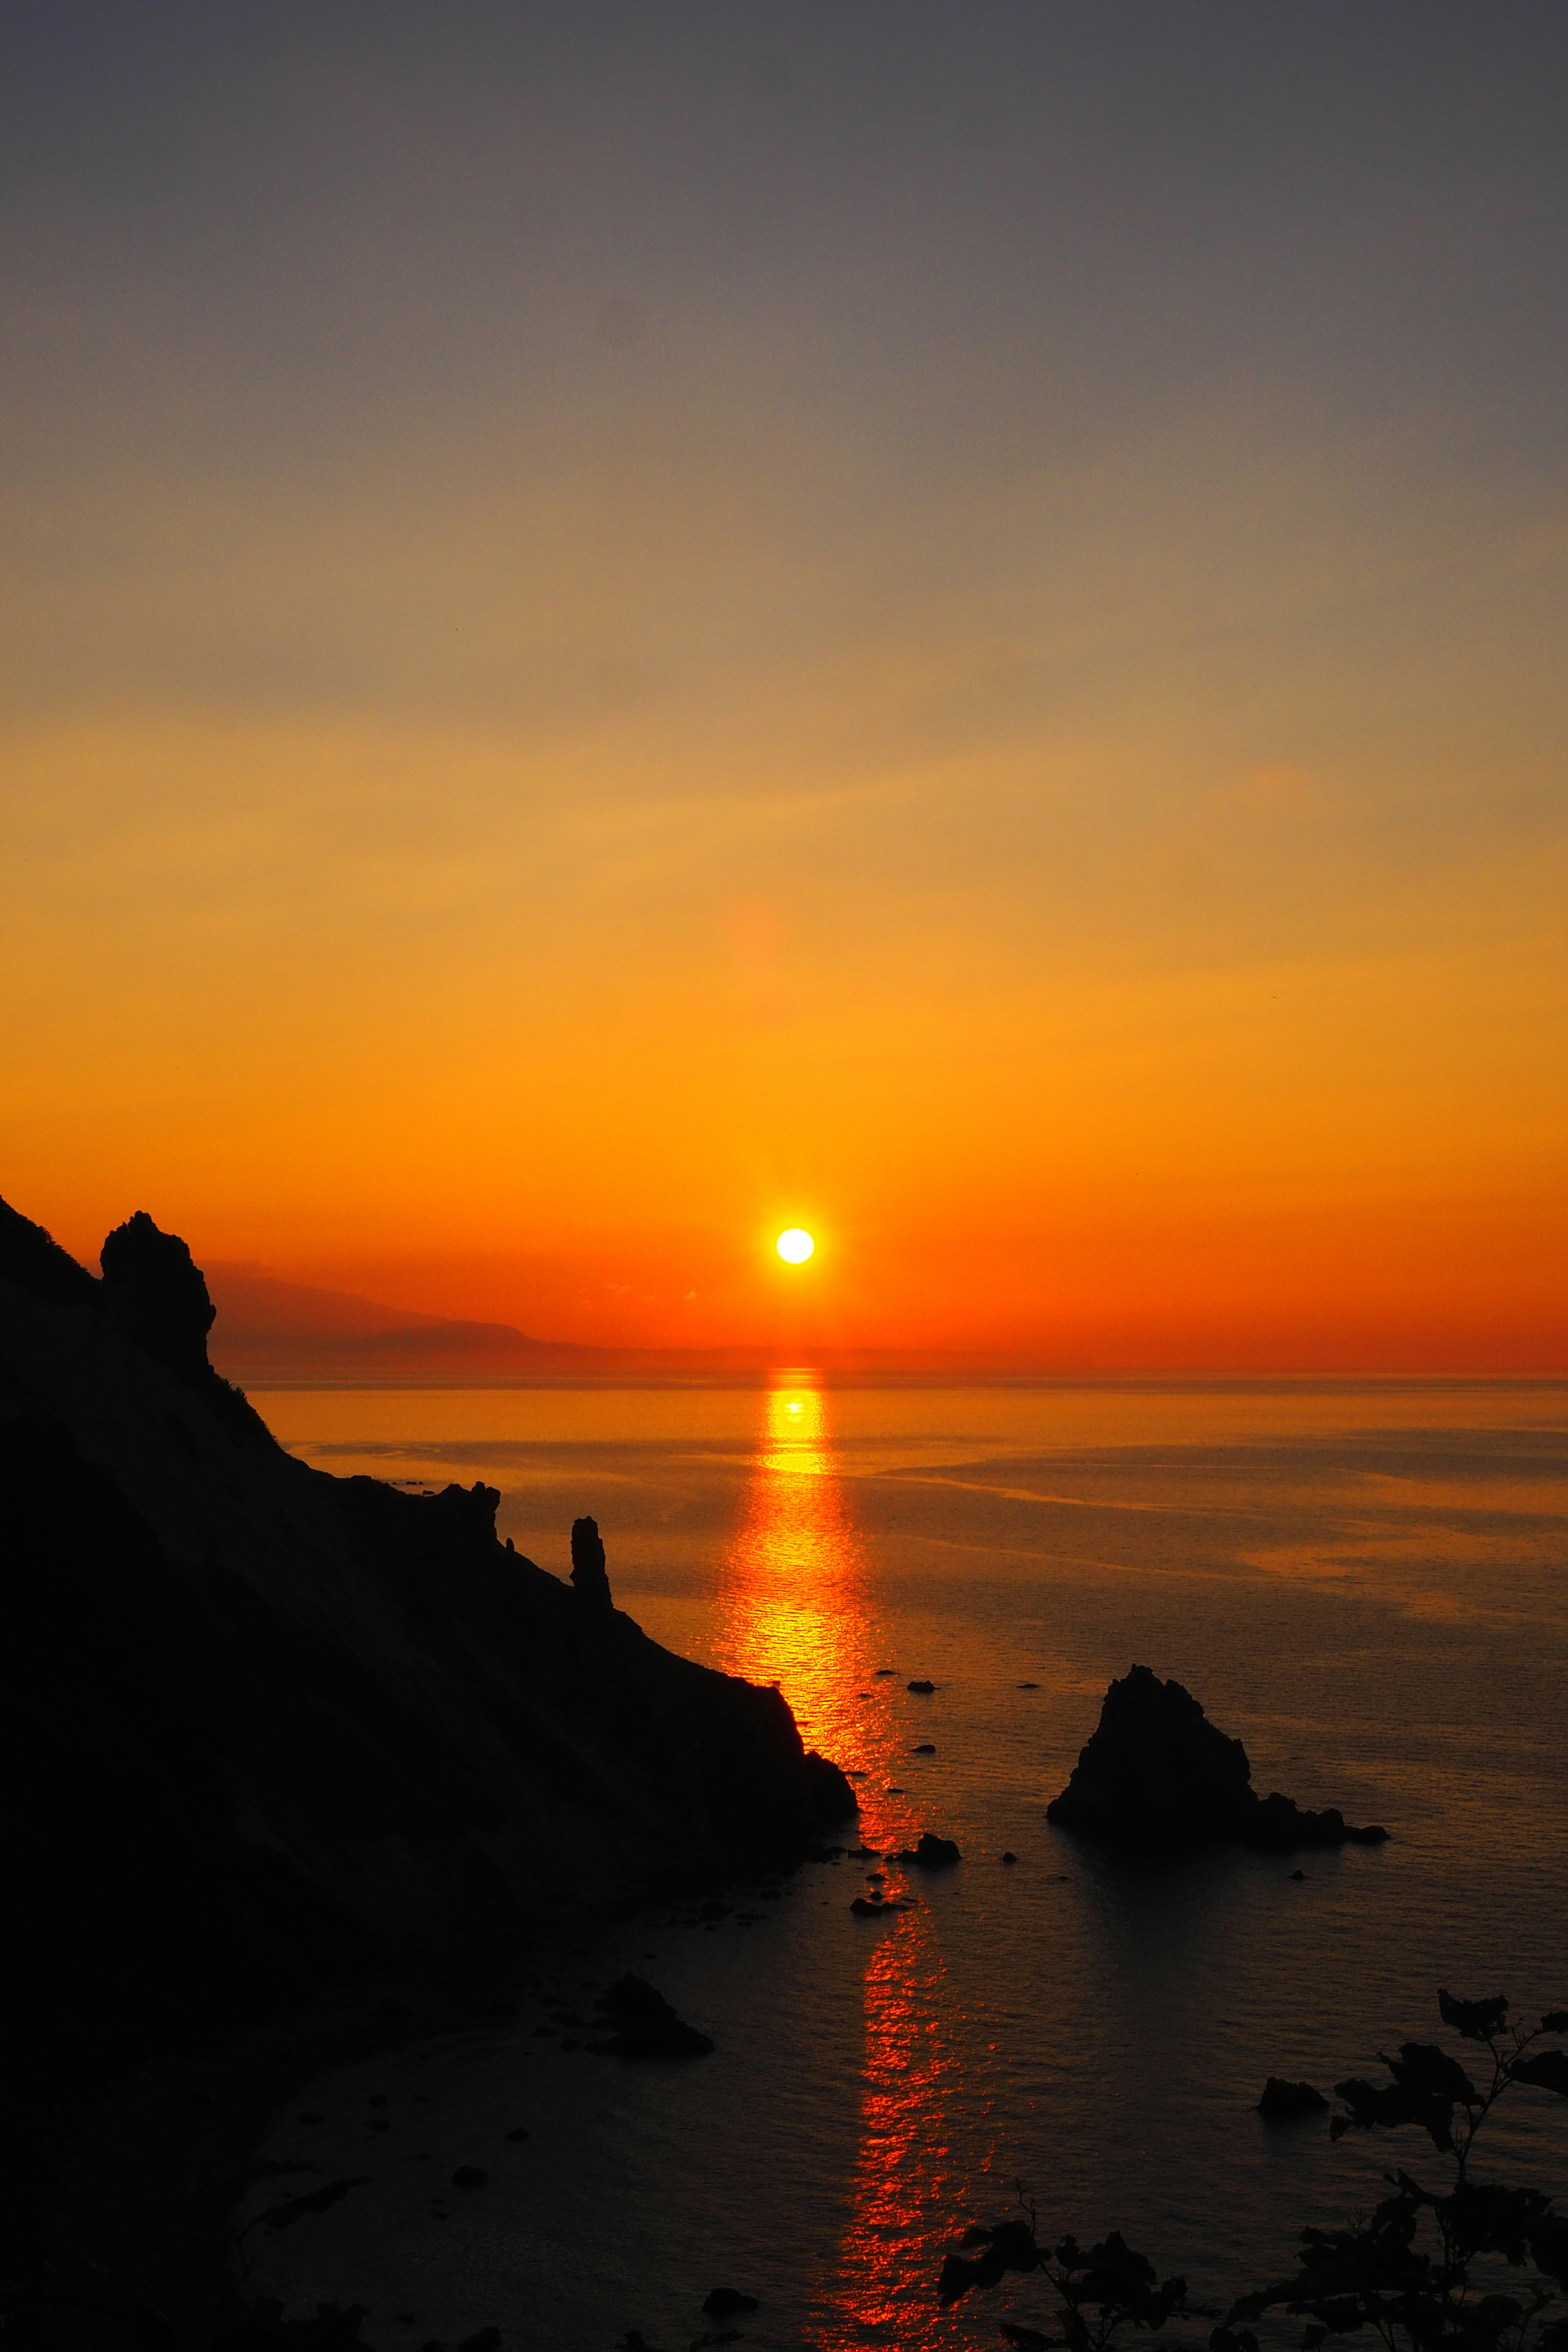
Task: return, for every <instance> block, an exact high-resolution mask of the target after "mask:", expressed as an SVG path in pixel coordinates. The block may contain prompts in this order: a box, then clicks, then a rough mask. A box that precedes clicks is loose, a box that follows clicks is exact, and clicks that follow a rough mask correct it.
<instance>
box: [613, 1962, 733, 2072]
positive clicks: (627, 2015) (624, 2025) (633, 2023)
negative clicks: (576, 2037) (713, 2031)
mask: <svg viewBox="0 0 1568 2352" xmlns="http://www.w3.org/2000/svg"><path fill="white" fill-rule="evenodd" d="M599 2007H600V2009H601V2011H603V2012H604V2015H605V2017H606V2018H607V2019H608V2020H609V2021H610V2023H611V2024H612V2025H613V2026H615V2027H616V2029H617V2030H616V2033H615V2035H614V2037H613V2038H612V2039H611V2040H610V2041H608V2042H599V2043H597V2044H595V2047H596V2048H597V2049H599V2050H601V2051H605V2052H608V2053H612V2054H613V2055H615V2056H616V2057H617V2058H700V2057H703V2056H705V2055H706V2053H708V2052H709V2051H710V2050H711V2049H712V2047H713V2044H712V2042H710V2040H709V2038H708V2036H707V2034H705V2033H699V2032H698V2031H697V2029H696V2027H695V2026H692V2025H688V2024H687V2023H686V2021H685V2020H684V2019H683V2018H680V2017H678V2016H677V2015H676V2013H675V2011H674V2010H673V2009H671V2007H670V2005H669V2003H668V2001H667V2000H666V1999H665V1997H664V1995H663V1994H662V1993H661V1992H656V1991H655V1990H654V1989H653V1987H652V1985H650V1984H647V1983H645V1982H644V1980H643V1979H642V1978H641V1977H634V1976H624V1977H622V1978H621V1979H619V1981H618V1982H617V1983H616V1984H613V1985H612V1986H611V1987H610V1989H609V1990H608V1991H607V1992H606V1993H605V1996H604V1998H603V1999H602V2000H601V2001H600V2003H599Z"/></svg>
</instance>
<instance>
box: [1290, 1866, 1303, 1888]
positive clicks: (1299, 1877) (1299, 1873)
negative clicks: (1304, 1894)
mask: <svg viewBox="0 0 1568 2352" xmlns="http://www.w3.org/2000/svg"><path fill="white" fill-rule="evenodd" d="M1290 1875H1291V1877H1292V1878H1293V1879H1294V1880H1295V1882H1296V1884H1297V1885H1298V1886H1300V1885H1302V1883H1303V1882H1304V1880H1305V1878H1306V1875H1307V1874H1306V1872H1305V1871H1304V1870H1293V1871H1292V1872H1291V1873H1290Z"/></svg>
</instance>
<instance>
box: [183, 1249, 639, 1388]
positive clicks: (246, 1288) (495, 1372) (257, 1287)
mask: <svg viewBox="0 0 1568 2352" xmlns="http://www.w3.org/2000/svg"><path fill="white" fill-rule="evenodd" d="M208 1282H209V1285H210V1287H211V1291H212V1296H213V1298H214V1301H215V1303H216V1323H215V1325H214V1328H213V1334H212V1342H211V1349H212V1354H213V1357H214V1360H216V1362H217V1363H218V1364H219V1365H220V1366H221V1367H222V1369H223V1370H225V1371H226V1373H227V1374H228V1375H229V1377H230V1378H231V1379H234V1380H238V1381H252V1382H265V1381H268V1380H281V1381H298V1380H306V1379H310V1377H312V1376H313V1375H314V1376H319V1377H321V1378H323V1379H328V1380H337V1381H343V1380H353V1379H355V1378H363V1379H365V1380H369V1381H378V1380H401V1379H411V1378H416V1377H418V1376H419V1375H420V1374H424V1373H428V1374H434V1375H436V1376H437V1377H439V1378H444V1379H451V1378H457V1379H461V1378H463V1377H464V1376H467V1377H468V1378H471V1379H487V1378H489V1379H495V1378H500V1379H505V1378H506V1377H507V1376H508V1375H509V1374H518V1375H527V1374H529V1373H531V1372H551V1371H556V1372H595V1371H613V1370H617V1369H618V1368H620V1367H621V1365H623V1364H624V1363H625V1362H626V1361H628V1360H630V1361H634V1362H635V1361H637V1360H640V1356H641V1354H642V1352H643V1351H640V1350H638V1349H612V1348H584V1347H579V1346H576V1345H575V1344H574V1342H572V1341H571V1340H565V1339H533V1338H532V1337H531V1335H530V1334H529V1333H528V1332H526V1331H519V1330H517V1329H515V1328H513V1326H512V1325H511V1324H510V1323H482V1322H473V1321H465V1320H460V1319H457V1318H452V1317H447V1316H440V1315H421V1314H417V1313H415V1312H413V1311H411V1310H410V1309H408V1308H406V1307H385V1306H382V1305H380V1304H379V1303H378V1302H377V1301H376V1300H374V1299H371V1298H362V1297H359V1296H358V1295H357V1294H356V1293H355V1292H353V1291H344V1290H328V1289H321V1288H318V1287H316V1286H314V1285H312V1284H309V1283H302V1282H285V1281H283V1280H281V1279H280V1278H279V1276H276V1275H270V1274H268V1273H266V1272H265V1271H264V1270H263V1269H262V1268H260V1267H256V1266H246V1265H221V1264H220V1265H215V1266H213V1267H211V1268H210V1269H209V1273H208Z"/></svg>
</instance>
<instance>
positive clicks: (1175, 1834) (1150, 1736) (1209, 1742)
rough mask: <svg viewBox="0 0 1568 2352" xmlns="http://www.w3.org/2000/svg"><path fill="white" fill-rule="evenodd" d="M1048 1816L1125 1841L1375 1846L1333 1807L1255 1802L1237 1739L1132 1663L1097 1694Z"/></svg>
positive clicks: (1371, 1833) (1375, 1840)
mask: <svg viewBox="0 0 1568 2352" xmlns="http://www.w3.org/2000/svg"><path fill="white" fill-rule="evenodd" d="M1046 1819H1047V1821H1049V1822H1056V1823H1057V1824H1058V1827H1060V1828H1062V1829H1070V1830H1080V1831H1083V1832H1088V1833H1089V1835H1091V1836H1095V1837H1102V1838H1107V1839H1110V1840H1112V1841H1113V1842H1115V1843H1119V1844H1123V1845H1141V1846H1161V1845H1195V1844H1202V1843H1215V1842H1216V1841H1219V1840H1224V1839H1233V1840H1235V1841H1237V1843H1240V1844H1243V1845H1250V1846H1257V1847H1261V1848H1264V1849H1266V1850H1267V1851H1269V1852H1273V1853H1286V1852H1289V1850H1290V1849H1291V1848H1292V1847H1295V1846H1328V1845H1342V1844H1344V1843H1347V1842H1351V1843H1356V1844H1360V1845H1376V1844H1380V1843H1382V1842H1383V1840H1384V1838H1386V1837H1387V1835H1388V1832H1387V1831H1386V1830H1385V1829H1381V1828H1378V1827H1376V1826H1373V1827H1372V1828H1368V1829H1352V1827H1351V1825H1350V1824H1349V1823H1348V1822H1346V1820H1345V1817H1344V1815H1343V1814H1342V1812H1341V1811H1339V1810H1338V1808H1337V1807H1334V1806H1331V1807H1329V1808H1328V1809H1327V1810H1326V1811H1322V1812H1307V1811H1303V1810H1302V1809H1301V1807H1300V1805H1298V1804H1296V1803H1295V1802H1294V1801H1293V1800H1292V1799H1290V1798H1289V1797H1282V1796H1280V1795H1279V1791H1278V1790H1275V1791H1274V1792H1273V1793H1272V1794H1270V1795H1269V1796H1268V1797H1259V1796H1258V1791H1257V1790H1256V1789H1254V1787H1253V1786H1252V1767H1251V1765H1250V1763H1249V1762H1248V1761H1247V1750H1246V1748H1244V1747H1243V1746H1242V1744H1241V1742H1240V1740H1239V1739H1231V1738H1227V1737H1226V1734H1225V1733H1224V1732H1223V1731H1221V1730H1219V1729H1218V1727H1216V1726H1215V1725H1214V1724H1212V1723H1211V1722H1210V1721H1209V1719H1208V1717H1207V1716H1206V1715H1205V1713H1204V1711H1203V1708H1202V1707H1201V1706H1199V1705H1198V1702H1197V1700H1196V1699H1195V1698H1194V1696H1193V1695H1192V1693H1191V1692H1190V1691H1189V1690H1186V1689H1184V1687H1183V1685H1181V1684H1180V1683H1178V1682H1165V1683H1163V1682H1162V1681H1161V1680H1160V1678H1159V1676H1158V1675H1155V1674H1154V1673H1152V1671H1151V1669H1150V1668H1149V1667H1148V1666H1133V1667H1131V1669H1130V1670H1129V1671H1128V1673H1127V1674H1125V1675H1123V1676H1122V1678H1121V1681H1120V1682H1113V1683H1112V1684H1111V1685H1110V1689H1109V1690H1108V1691H1107V1692H1106V1694H1105V1700H1104V1704H1103V1706H1101V1708H1100V1722H1099V1725H1098V1726H1097V1727H1096V1729H1095V1731H1094V1734H1093V1736H1092V1738H1090V1739H1089V1744H1088V1746H1087V1747H1086V1748H1083V1749H1082V1751H1081V1752H1080V1754H1079V1759H1078V1762H1077V1764H1076V1765H1075V1766H1074V1767H1073V1772H1072V1778H1071V1779H1070V1780H1068V1785H1067V1787H1066V1788H1065V1789H1064V1790H1062V1792H1061V1794H1060V1796H1059V1797H1057V1798H1056V1799H1054V1800H1053V1801H1052V1802H1051V1803H1050V1804H1049V1805H1048V1806H1047V1808H1046Z"/></svg>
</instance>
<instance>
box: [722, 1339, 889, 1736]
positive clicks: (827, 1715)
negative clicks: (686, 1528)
mask: <svg viewBox="0 0 1568 2352" xmlns="http://www.w3.org/2000/svg"><path fill="white" fill-rule="evenodd" d="M869 1616H870V1612H869V1606H868V1595H867V1591H866V1580H865V1562H864V1558H863V1554H862V1549H861V1544H860V1538H859V1534H858V1529H857V1528H856V1526H855V1523H854V1520H853V1518H852V1517H851V1516H850V1513H849V1511H848V1508H847V1505H846V1503H845V1499H844V1489H843V1484H842V1481H841V1480H840V1477H839V1475H838V1465H837V1459H836V1457H835V1454H834V1449H833V1438H832V1432H831V1430H830V1428H829V1425H828V1417H827V1401H826V1397H825V1396H824V1394H823V1392H822V1391H821V1389H820V1388H819V1387H818V1386H817V1384H816V1377H815V1375H814V1374H812V1373H810V1372H785V1373H780V1374H779V1375H778V1376H777V1378H776V1379H775V1381H774V1383H773V1387H772V1388H770V1389H769V1390H768V1391H767V1393H766V1396H765V1398H764V1400H763V1428H762V1431H761V1437H760V1444H759V1447H758V1451H757V1453H756V1454H755V1456H754V1457H753V1460H752V1476H751V1480H750V1483H749V1484H748V1486H747V1487H746V1491H745V1494H744V1496H743V1498H742V1505H741V1516H740V1523H739V1525H738V1527H737V1528H736V1531H735V1535H734V1538H733V1539H732V1541H731V1546H730V1553H729V1559H728V1560H727V1562H726V1575H725V1582H724V1591H723V1596H722V1599H721V1603H720V1608H719V1624H718V1628H717V1639H716V1642H715V1649H716V1652H717V1657H718V1663H719V1664H721V1665H722V1666H724V1667H725V1668H727V1669H728V1671H729V1672H730V1673H731V1674H737V1675H745V1676H746V1677H747V1679H748V1680H749V1681H751V1682H754V1683H776V1684H777V1685H778V1686H779V1688H780V1689H781V1690H782V1691H783V1693H784V1696H785V1698H786V1699H787V1700H788V1701H789V1703H790V1706H792V1707H793V1708H794V1710H795V1720H796V1721H797V1723H798V1724H799V1725H800V1727H801V1731H802V1734H803V1735H804V1737H805V1741H806V1744H807V1746H808V1747H811V1748H820V1749H821V1750H822V1752H823V1754H824V1755H826V1756H831V1757H832V1758H833V1759H835V1761H836V1762H837V1763H840V1764H844V1765H847V1766H857V1767H860V1768H862V1769H863V1768H864V1767H865V1766H866V1765H867V1763H868V1761H869V1758H868V1753H867V1750H868V1745H870V1744H872V1743H869V1742H868V1737H867V1734H868V1724H867V1721H866V1716H865V1701H864V1698H863V1697H862V1696H861V1694H862V1693H864V1691H865V1688H866V1685H867V1682H868V1678H869V1677H870V1675H872V1673H873V1671H874V1665H875V1662H874V1660H873V1659H872V1658H871V1656H870V1654H869V1649H868V1643H869V1642H870V1639H871V1632H872V1629H871V1626H870V1623H869V1622H868V1621H869Z"/></svg>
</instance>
